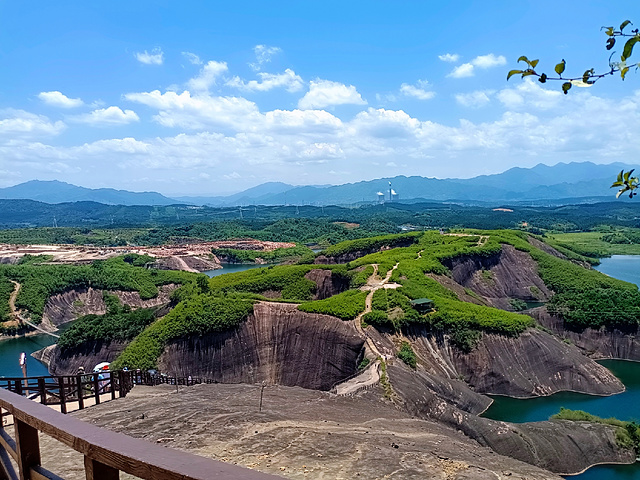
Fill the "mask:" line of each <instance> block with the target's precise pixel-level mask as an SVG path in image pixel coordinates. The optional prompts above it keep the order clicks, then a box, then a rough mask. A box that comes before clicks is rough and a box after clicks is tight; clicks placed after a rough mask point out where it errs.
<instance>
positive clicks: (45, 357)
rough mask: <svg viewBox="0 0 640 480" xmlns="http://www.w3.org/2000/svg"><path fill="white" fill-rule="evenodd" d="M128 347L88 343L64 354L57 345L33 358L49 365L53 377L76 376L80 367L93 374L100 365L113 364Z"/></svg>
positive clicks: (116, 344)
mask: <svg viewBox="0 0 640 480" xmlns="http://www.w3.org/2000/svg"><path fill="white" fill-rule="evenodd" d="M126 346H127V343H125V342H115V341H113V342H87V343H85V344H83V345H82V346H80V347H78V348H74V349H72V350H70V351H68V352H62V351H61V350H60V348H59V347H58V346H57V345H51V346H49V347H45V348H43V349H42V350H38V351H37V352H34V353H33V354H32V356H33V357H34V358H36V359H38V360H40V361H41V362H42V363H44V364H45V365H47V367H48V368H49V372H50V373H51V374H52V375H74V374H76V373H77V372H78V368H80V367H84V370H85V371H86V372H91V371H93V367H94V366H95V365H97V364H98V363H101V362H113V361H114V360H115V359H116V358H117V357H118V355H120V354H121V353H122V352H123V350H124V349H125V347H126Z"/></svg>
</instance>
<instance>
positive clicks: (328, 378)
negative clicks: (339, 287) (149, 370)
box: [159, 302, 364, 390]
mask: <svg viewBox="0 0 640 480" xmlns="http://www.w3.org/2000/svg"><path fill="white" fill-rule="evenodd" d="M363 344H364V340H363V339H362V338H360V336H359V335H358V333H357V332H356V330H355V328H354V327H353V325H352V324H351V323H347V322H343V321H341V320H339V319H337V318H335V317H330V316H328V315H319V314H311V313H304V312H300V311H299V310H297V306H296V305H291V304H282V303H267V302H263V303H259V304H256V306H255V307H254V313H253V315H251V316H250V317H249V318H248V319H247V320H246V321H245V322H243V323H242V324H241V325H240V326H239V327H238V328H236V329H233V330H230V331H226V332H220V333H215V334H210V335H205V336H203V337H189V338H185V339H182V340H178V341H176V342H173V343H171V344H170V345H168V346H167V348H166V349H165V352H164V353H163V355H162V356H161V357H160V360H159V368H160V370H161V371H163V372H165V373H167V374H170V375H173V374H177V375H178V376H187V375H192V376H200V377H206V378H210V379H214V380H217V381H219V382H222V383H259V382H262V381H266V382H267V383H268V384H280V385H289V386H301V387H304V388H312V389H318V390H328V389H330V388H331V387H332V386H333V384H334V383H336V382H338V381H340V380H342V379H344V378H345V377H347V376H349V375H351V374H353V373H355V371H356V368H357V360H358V357H359V355H360V352H361V350H362V347H363Z"/></svg>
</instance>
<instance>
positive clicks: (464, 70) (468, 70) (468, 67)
mask: <svg viewBox="0 0 640 480" xmlns="http://www.w3.org/2000/svg"><path fill="white" fill-rule="evenodd" d="M474 75H475V73H474V71H473V65H472V64H470V63H463V64H462V65H458V66H457V67H455V68H454V69H453V70H452V71H451V73H450V74H449V75H447V77H452V78H465V77H473V76H474Z"/></svg>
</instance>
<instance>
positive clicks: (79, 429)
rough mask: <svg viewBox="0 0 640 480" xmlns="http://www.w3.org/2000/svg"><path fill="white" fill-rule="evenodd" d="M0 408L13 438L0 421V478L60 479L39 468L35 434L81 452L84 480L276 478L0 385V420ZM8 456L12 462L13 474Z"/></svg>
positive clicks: (38, 447) (37, 444) (38, 451)
mask: <svg viewBox="0 0 640 480" xmlns="http://www.w3.org/2000/svg"><path fill="white" fill-rule="evenodd" d="M3 410H6V411H7V412H8V414H10V415H12V416H13V420H14V427H15V438H11V437H10V436H9V435H8V433H7V432H6V431H5V428H4V425H3V424H2V422H0V479H4V478H9V479H13V478H20V479H27V480H28V479H56V478H60V477H57V476H56V475H54V474H52V473H50V472H48V471H47V470H46V469H45V468H43V467H42V466H41V458H40V445H39V439H38V432H41V433H44V434H46V435H49V436H50V437H53V438H54V439H56V440H58V441H59V442H61V443H63V444H65V445H67V446H69V447H71V448H73V449H74V450H76V451H77V452H80V453H82V454H83V455H84V459H85V460H84V465H85V472H86V478H87V480H114V479H117V478H118V475H119V474H118V472H120V471H122V472H126V473H129V474H131V475H134V476H136V477H139V478H142V479H145V480H146V479H148V480H231V479H234V480H269V479H274V480H275V479H276V478H280V477H275V476H273V475H269V474H265V473H261V472H256V471H254V470H250V469H247V468H243V467H238V466H235V465H230V464H226V463H223V462H220V461H217V460H212V459H209V458H205V457H199V456H197V455H193V454H190V453H186V452H180V451H177V450H173V449H171V448H167V447H163V446H160V445H156V444H153V443H149V442H147V441H145V440H141V439H137V438H133V437H129V436H127V435H124V434H121V433H116V432H112V431H110V430H107V429H103V428H100V427H97V426H95V425H92V424H90V423H86V422H83V421H81V420H78V419H77V418H74V417H71V416H68V415H63V414H62V413H60V412H57V411H55V410H53V409H51V408H48V407H46V406H44V405H40V404H39V403H36V402H32V401H31V400H29V399H27V398H25V397H22V396H20V395H17V394H15V393H12V392H9V391H7V390H4V389H0V418H2V417H3V415H2V412H3ZM4 415H5V416H6V414H4ZM7 454H8V455H7ZM9 455H10V456H11V457H13V459H14V460H15V462H16V463H17V465H18V474H19V477H18V476H16V473H15V471H14V470H13V466H12V465H11V462H9V461H8V456H9Z"/></svg>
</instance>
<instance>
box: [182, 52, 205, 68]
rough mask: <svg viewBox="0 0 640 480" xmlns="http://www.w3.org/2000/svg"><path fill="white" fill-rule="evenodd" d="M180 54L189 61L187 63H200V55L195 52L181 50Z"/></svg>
mask: <svg viewBox="0 0 640 480" xmlns="http://www.w3.org/2000/svg"><path fill="white" fill-rule="evenodd" d="M182 56H183V57H184V58H186V59H187V60H188V61H189V63H192V64H194V65H202V60H200V57H199V56H198V55H196V54H195V53H191V52H182Z"/></svg>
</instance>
